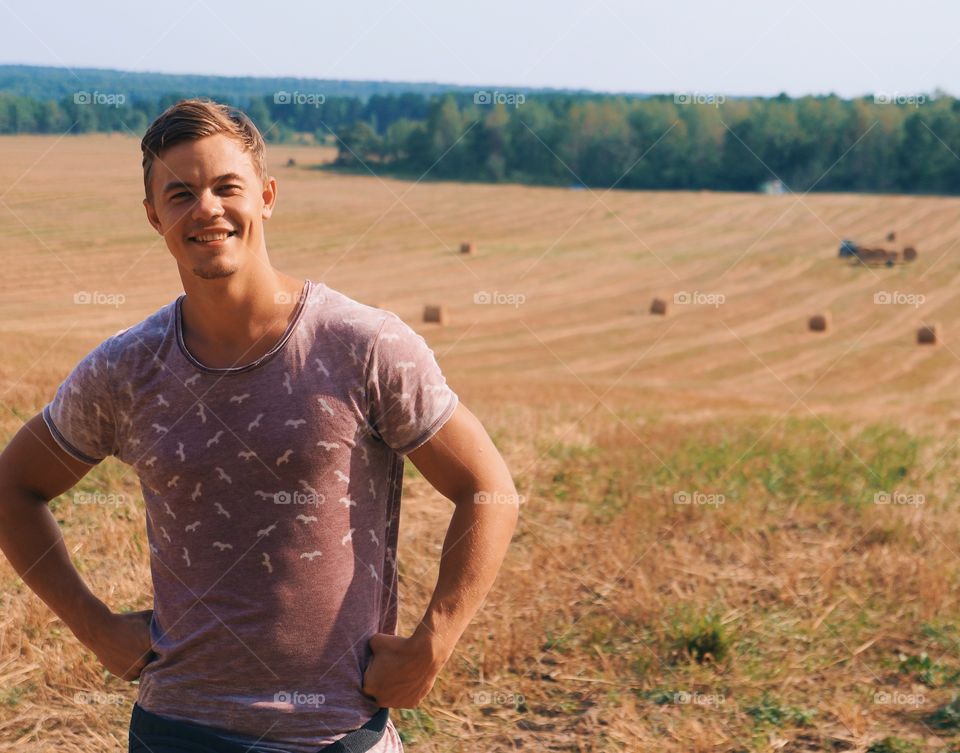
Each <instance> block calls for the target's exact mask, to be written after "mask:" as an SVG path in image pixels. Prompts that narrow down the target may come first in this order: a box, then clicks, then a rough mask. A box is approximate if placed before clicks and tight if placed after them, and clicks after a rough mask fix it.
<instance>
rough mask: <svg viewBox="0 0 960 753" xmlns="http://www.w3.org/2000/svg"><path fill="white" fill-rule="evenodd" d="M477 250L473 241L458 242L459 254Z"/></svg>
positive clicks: (472, 252)
mask: <svg viewBox="0 0 960 753" xmlns="http://www.w3.org/2000/svg"><path fill="white" fill-rule="evenodd" d="M476 251H477V247H476V245H475V244H474V242H473V241H464V242H463V243H461V244H460V253H461V254H474V253H476Z"/></svg>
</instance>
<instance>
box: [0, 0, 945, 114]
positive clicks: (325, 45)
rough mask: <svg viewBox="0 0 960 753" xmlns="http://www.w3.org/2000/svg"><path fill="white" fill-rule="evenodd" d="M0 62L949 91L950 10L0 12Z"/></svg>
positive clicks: (80, 7) (726, 88)
mask: <svg viewBox="0 0 960 753" xmlns="http://www.w3.org/2000/svg"><path fill="white" fill-rule="evenodd" d="M0 63H26V64H34V65H53V66H68V67H72V68H80V67H87V68H89V67H93V68H116V69H120V70H130V71H160V72H166V73H200V74H215V75H240V76H248V75H249V76H288V75H289V76H302V77H316V78H324V79H349V80H386V81H410V82H441V83H451V84H461V85H467V86H473V85H476V86H478V87H491V86H493V87H497V88H498V89H499V90H501V91H509V90H510V87H511V86H513V87H555V88H572V89H592V90H595V91H603V92H644V93H652V92H658V93H671V92H673V93H676V92H689V93H697V94H725V95H750V94H755V95H775V94H778V93H780V92H786V93H788V94H790V95H794V96H797V95H803V94H826V93H830V92H833V93H836V94H840V95H841V96H845V97H852V96H862V95H864V94H869V93H877V92H884V93H888V94H891V95H907V94H915V93H924V92H926V93H929V92H933V91H934V90H935V89H938V88H939V89H941V90H944V91H946V92H949V93H951V94H954V95H957V94H960V3H958V2H956V0H950V1H948V0H939V1H936V2H935V1H933V0H913V1H912V2H909V3H906V2H903V1H902V0H899V1H898V2H892V1H890V0H878V1H874V2H869V3H868V2H865V1H864V0H832V1H831V0H796V1H795V2H791V1H790V0H784V1H782V2H777V1H771V0H765V1H764V0H729V1H728V2H724V3H721V2H715V1H710V0H702V1H701V2H692V1H691V0H666V1H661V2H648V1H647V0H634V1H633V2H630V1H629V0H580V1H578V2H573V1H568V0H551V1H550V2H548V1H546V0H509V1H507V0H461V1H460V2H451V0H443V1H441V0H385V1H384V2H367V1H366V0H351V1H350V2H343V1H341V2H326V1H324V2H309V1H308V2H303V0H301V1H300V2H297V3H293V2H286V1H285V0H273V1H272V2H267V3H264V2H262V0H261V1H260V2H250V1H249V0H235V1H234V2H217V1H216V0H185V1H184V2H179V3H156V4H150V5H146V4H142V3H129V2H102V1H101V0H91V1H90V2H86V3H82V4H80V3H69V4H68V3H65V2H53V3H50V2H47V3H29V4H24V3H20V2H14V1H13V0H0Z"/></svg>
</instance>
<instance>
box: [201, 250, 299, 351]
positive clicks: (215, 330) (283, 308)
mask: <svg viewBox="0 0 960 753" xmlns="http://www.w3.org/2000/svg"><path fill="white" fill-rule="evenodd" d="M303 285H304V281H303V280H301V279H298V278H295V277H291V276H289V275H286V274H283V273H282V272H279V271H278V270H276V269H274V268H273V267H268V269H267V271H259V272H258V273H257V274H255V275H248V276H243V275H241V274H240V273H236V274H234V275H231V276H230V277H226V278H222V279H218V280H204V279H201V278H198V277H196V276H194V275H189V276H185V278H184V291H185V292H186V297H185V298H184V300H183V303H182V315H183V322H182V323H183V335H184V339H185V341H186V345H187V349H188V350H190V352H191V353H193V354H194V356H195V357H196V358H198V359H199V360H200V361H201V362H202V363H204V364H206V365H208V366H212V367H215V368H216V367H224V366H234V365H239V364H243V363H249V362H250V361H253V360H256V359H257V358H259V357H260V356H261V355H263V354H264V353H267V352H269V351H270V350H271V348H273V346H274V345H275V344H276V342H277V341H278V340H279V339H280V337H281V336H282V335H283V333H284V331H285V330H286V328H287V326H288V325H289V323H290V320H291V319H292V317H293V314H294V313H295V312H296V310H297V306H298V302H299V298H300V292H301V290H302V289H303Z"/></svg>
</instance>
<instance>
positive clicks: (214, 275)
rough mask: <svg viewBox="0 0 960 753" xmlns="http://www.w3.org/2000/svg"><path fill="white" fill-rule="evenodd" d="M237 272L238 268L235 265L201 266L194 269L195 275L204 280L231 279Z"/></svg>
mask: <svg viewBox="0 0 960 753" xmlns="http://www.w3.org/2000/svg"><path fill="white" fill-rule="evenodd" d="M236 271H237V267H236V266H235V265H233V264H230V265H224V264H210V265H205V264H201V265H197V266H196V267H194V268H193V273H194V274H195V275H196V276H197V277H199V278H200V279H202V280H220V279H222V278H224V277H229V276H230V275H232V274H234V273H235V272H236Z"/></svg>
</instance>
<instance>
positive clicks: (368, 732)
mask: <svg viewBox="0 0 960 753" xmlns="http://www.w3.org/2000/svg"><path fill="white" fill-rule="evenodd" d="M388 715H389V712H388V710H387V709H380V711H378V712H377V714H376V715H374V717H373V718H372V719H371V720H370V721H369V722H367V723H366V724H365V725H363V727H361V728H360V729H358V730H354V731H353V732H351V733H349V734H348V735H347V736H346V737H344V738H342V739H341V740H338V741H337V742H335V743H332V744H331V745H328V746H326V747H324V748H320V749H319V750H318V751H317V753H326V752H327V751H329V753H359V752H360V751H365V750H369V749H370V748H372V747H373V746H374V745H376V744H377V743H378V742H379V741H380V738H381V737H383V732H384V730H385V729H386V725H387V719H388V718H389V717H388ZM223 731H224V732H226V730H223ZM216 733H217V730H216V729H215V728H213V727H207V726H204V725H200V724H194V723H192V722H181V721H179V720H176V719H167V718H166V717H163V716H158V715H157V714H152V713H150V712H149V711H147V710H146V709H144V708H142V707H141V706H140V704H138V703H134V704H133V713H132V714H131V715H130V732H129V737H128V739H129V753H249V751H250V750H251V748H249V747H247V746H246V745H240V744H238V743H233V742H230V741H229V740H224V739H223V738H221V737H220V736H219V735H217V734H216ZM264 747H265V748H268V749H275V748H276V746H275V745H274V746H271V745H270V743H268V742H265V743H264ZM254 750H255V748H254Z"/></svg>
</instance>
